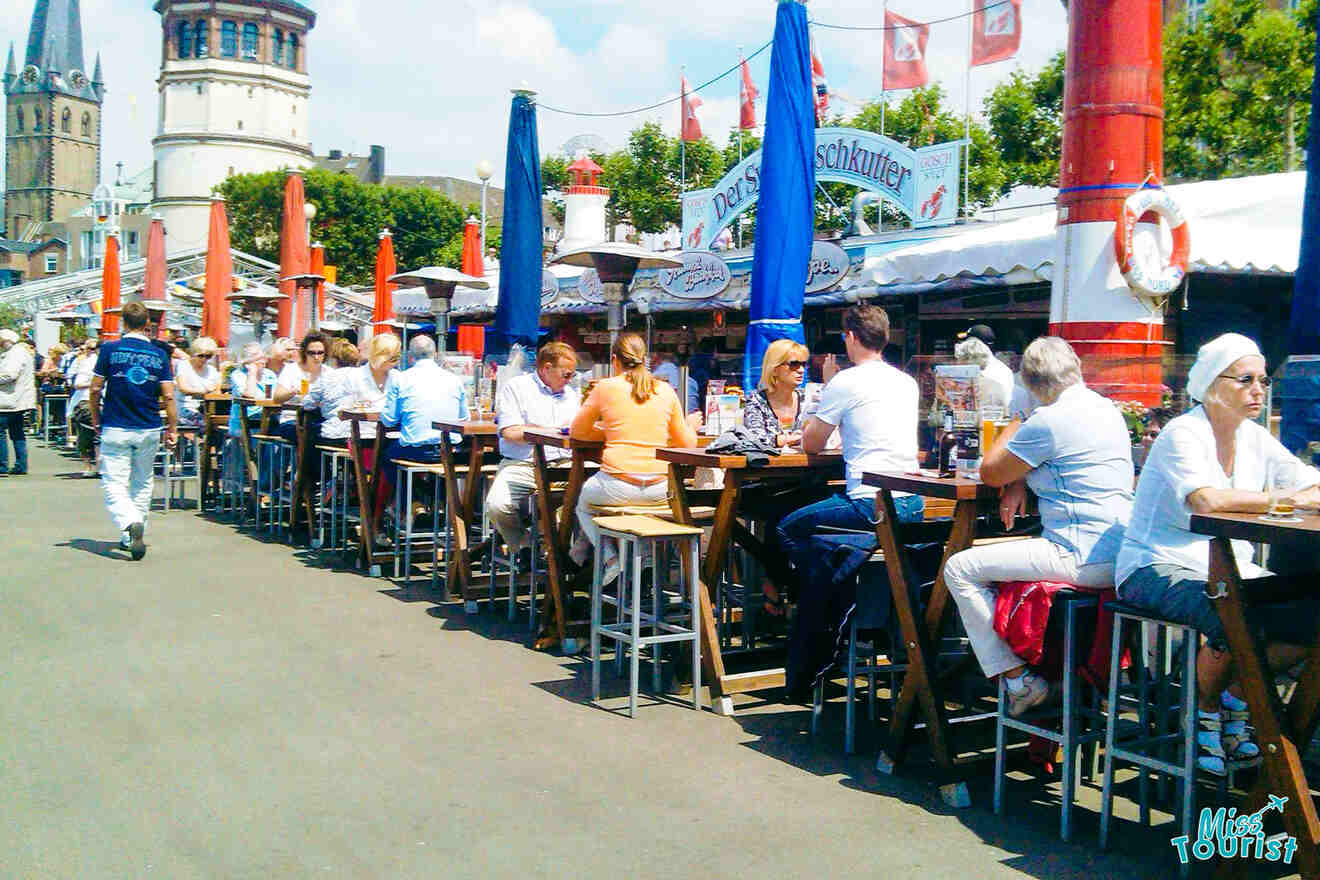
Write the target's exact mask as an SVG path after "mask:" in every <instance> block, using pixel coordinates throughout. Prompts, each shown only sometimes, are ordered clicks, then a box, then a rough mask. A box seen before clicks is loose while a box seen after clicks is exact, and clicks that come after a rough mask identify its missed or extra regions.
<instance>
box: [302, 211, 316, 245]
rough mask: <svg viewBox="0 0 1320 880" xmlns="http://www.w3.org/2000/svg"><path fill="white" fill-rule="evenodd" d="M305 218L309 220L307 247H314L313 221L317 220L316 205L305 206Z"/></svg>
mask: <svg viewBox="0 0 1320 880" xmlns="http://www.w3.org/2000/svg"><path fill="white" fill-rule="evenodd" d="M303 216H304V217H306V218H307V246H308V247H311V246H312V221H313V220H315V219H316V203H315V202H308V203H307V204H305V205H303Z"/></svg>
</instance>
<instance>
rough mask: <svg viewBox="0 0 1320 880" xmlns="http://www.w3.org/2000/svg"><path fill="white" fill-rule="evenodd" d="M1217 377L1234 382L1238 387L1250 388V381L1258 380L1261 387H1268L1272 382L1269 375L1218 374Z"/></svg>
mask: <svg viewBox="0 0 1320 880" xmlns="http://www.w3.org/2000/svg"><path fill="white" fill-rule="evenodd" d="M1219 378H1221V379H1227V380H1228V381H1230V382H1233V383H1235V384H1236V385H1237V386H1238V387H1239V388H1250V387H1251V383H1252V382H1259V383H1260V387H1261V388H1269V387H1270V385H1271V384H1273V382H1274V380H1273V379H1271V378H1270V377H1269V376H1252V375H1250V374H1247V375H1244V376H1220V377H1219Z"/></svg>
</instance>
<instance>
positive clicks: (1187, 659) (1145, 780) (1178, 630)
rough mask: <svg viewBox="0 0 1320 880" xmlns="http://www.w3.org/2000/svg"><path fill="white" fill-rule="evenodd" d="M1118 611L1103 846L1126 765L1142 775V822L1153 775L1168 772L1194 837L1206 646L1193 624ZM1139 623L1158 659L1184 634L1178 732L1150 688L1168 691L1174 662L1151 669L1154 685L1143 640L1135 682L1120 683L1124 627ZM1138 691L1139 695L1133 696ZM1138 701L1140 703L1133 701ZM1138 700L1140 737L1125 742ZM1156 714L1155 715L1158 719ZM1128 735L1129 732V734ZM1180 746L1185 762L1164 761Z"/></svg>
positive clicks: (1120, 607) (1120, 605)
mask: <svg viewBox="0 0 1320 880" xmlns="http://www.w3.org/2000/svg"><path fill="white" fill-rule="evenodd" d="M1107 607H1108V608H1109V609H1110V610H1111V611H1113V613H1114V635H1113V643H1112V646H1111V655H1110V661H1109V712H1108V717H1107V719H1106V723H1105V775H1104V784H1103V788H1102V790H1101V794H1100V848H1101V849H1102V850H1103V849H1105V847H1106V846H1107V845H1108V843H1109V820H1110V818H1111V816H1112V815H1113V806H1114V762H1116V761H1124V762H1127V763H1130V764H1135V765H1137V768H1138V773H1139V774H1140V775H1139V777H1138V782H1137V798H1138V809H1139V816H1140V821H1141V824H1143V825H1149V824H1150V788H1149V777H1150V771H1152V770H1153V771H1155V772H1156V773H1158V774H1166V775H1168V776H1170V777H1173V778H1175V779H1178V780H1180V784H1179V786H1178V788H1179V801H1180V802H1179V810H1178V823H1179V828H1181V829H1182V833H1183V834H1185V835H1190V834H1191V829H1192V813H1193V811H1194V810H1195V808H1196V711H1197V706H1196V655H1197V651H1198V650H1199V648H1200V645H1201V633H1200V631H1198V630H1197V629H1196V627H1194V626H1190V625H1188V624H1184V623H1178V622H1176V621H1173V620H1169V619H1167V618H1163V617H1160V616H1158V615H1156V614H1154V613H1152V612H1150V611H1147V610H1146V609H1144V608H1138V607H1136V606H1135V605H1129V604H1127V603H1125V602H1113V603H1110V604H1109V605H1108V606H1107ZM1129 623H1132V624H1137V625H1138V626H1139V627H1141V628H1142V629H1143V630H1144V628H1145V627H1147V626H1154V627H1157V648H1156V653H1157V656H1160V655H1163V654H1164V650H1163V647H1164V640H1165V639H1167V638H1168V636H1169V635H1170V634H1179V635H1181V636H1182V643H1183V656H1182V665H1183V669H1182V676H1181V682H1180V684H1179V687H1180V688H1181V697H1182V699H1181V701H1180V702H1181V705H1180V707H1179V711H1178V719H1179V724H1178V729H1177V730H1173V731H1167V730H1166V721H1167V719H1166V718H1161V717H1158V716H1159V715H1160V714H1161V713H1160V712H1159V711H1155V712H1152V711H1151V708H1152V706H1151V694H1150V691H1151V687H1152V685H1153V686H1154V687H1156V688H1158V689H1163V688H1165V687H1166V686H1167V685H1168V681H1167V679H1169V678H1171V677H1172V676H1173V675H1174V674H1176V673H1175V668H1174V667H1175V664H1170V666H1169V667H1168V668H1165V667H1163V664H1160V665H1159V666H1157V667H1156V668H1155V669H1153V670H1151V671H1153V672H1154V674H1155V680H1154V681H1152V680H1151V677H1150V675H1148V667H1147V662H1146V651H1145V644H1144V639H1143V640H1142V642H1143V643H1142V645H1141V646H1140V648H1139V649H1138V650H1135V651H1132V652H1131V654H1132V666H1131V669H1130V674H1131V678H1132V683H1130V684H1128V685H1125V686H1121V687H1120V685H1119V672H1120V670H1119V664H1120V660H1121V657H1122V645H1123V638H1122V637H1123V629H1124V626H1125V625H1126V624H1129ZM1134 692H1135V693H1134ZM1134 697H1135V701H1134ZM1133 702H1135V708H1136V713H1137V723H1136V733H1135V736H1127V735H1125V736H1124V737H1123V738H1121V739H1120V737H1119V728H1120V723H1121V719H1120V716H1121V715H1122V714H1123V713H1122V708H1123V703H1133ZM1153 716H1155V717H1153ZM1124 732H1125V734H1126V733H1127V731H1126V730H1125V731H1124ZM1170 745H1173V746H1180V747H1181V751H1182V759H1181V761H1179V762H1178V763H1173V762H1172V761H1169V760H1165V757H1164V756H1165V754H1166V748H1167V746H1170ZM1189 870H1190V865H1182V866H1181V868H1180V873H1181V875H1182V876H1183V877H1186V876H1188V873H1189Z"/></svg>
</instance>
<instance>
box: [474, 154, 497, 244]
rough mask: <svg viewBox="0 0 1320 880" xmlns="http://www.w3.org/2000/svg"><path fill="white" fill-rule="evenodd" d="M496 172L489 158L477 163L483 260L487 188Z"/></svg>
mask: <svg viewBox="0 0 1320 880" xmlns="http://www.w3.org/2000/svg"><path fill="white" fill-rule="evenodd" d="M494 173H495V169H493V168H492V167H491V164H490V160H489V159H482V160H481V161H480V162H478V163H477V179H478V180H480V181H481V260H482V262H483V263H484V262H485V260H486V190H487V189H488V188H489V187H490V176H491V175H492V174H494Z"/></svg>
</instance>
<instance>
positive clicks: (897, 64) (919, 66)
mask: <svg viewBox="0 0 1320 880" xmlns="http://www.w3.org/2000/svg"><path fill="white" fill-rule="evenodd" d="M885 27H886V28H888V30H886V31H885V81H884V85H883V88H884V90H885V91H887V92H891V91H896V90H898V89H915V88H917V87H918V86H924V85H925V84H926V82H927V81H928V80H929V77H928V76H927V74H926V41H927V40H928V39H929V38H930V25H928V24H921V23H920V22H916V21H913V20H912V19H910V18H904V17H903V16H901V15H899V14H898V13H896V12H890V11H889V10H887V9H886V10H885Z"/></svg>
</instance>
